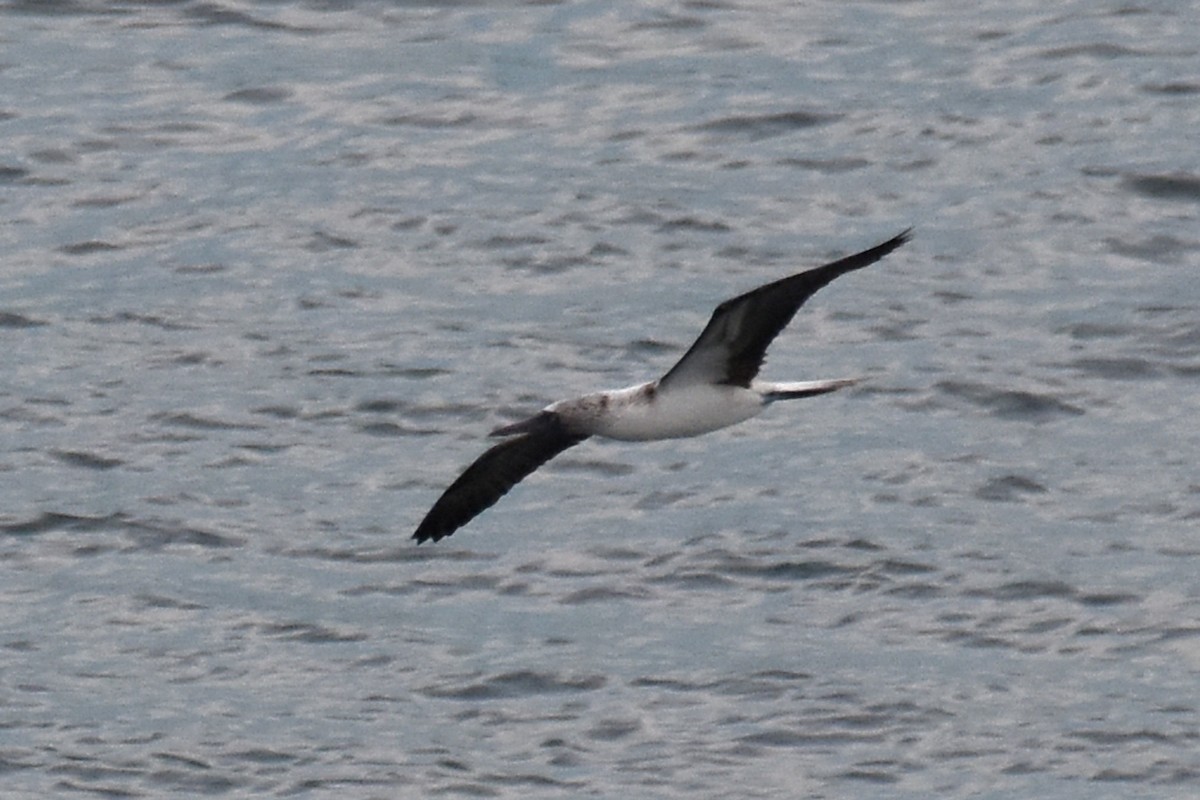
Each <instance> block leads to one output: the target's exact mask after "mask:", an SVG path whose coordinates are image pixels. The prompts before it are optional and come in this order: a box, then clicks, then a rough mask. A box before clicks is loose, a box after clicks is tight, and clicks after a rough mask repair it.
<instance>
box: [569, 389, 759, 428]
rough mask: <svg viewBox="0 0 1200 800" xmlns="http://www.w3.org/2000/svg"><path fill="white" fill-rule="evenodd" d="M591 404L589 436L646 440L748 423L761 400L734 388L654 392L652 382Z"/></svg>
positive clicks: (604, 394) (613, 393)
mask: <svg viewBox="0 0 1200 800" xmlns="http://www.w3.org/2000/svg"><path fill="white" fill-rule="evenodd" d="M602 396H603V397H604V398H605V400H604V401H603V402H600V401H594V402H593V403H592V404H591V405H592V408H593V409H594V411H595V412H596V413H595V416H594V418H593V428H592V433H593V434H595V435H596V436H604V437H607V438H609V439H623V440H626V441H650V440H653V439H678V438H682V437H687V436H698V435H700V434H702V433H708V432H709V431H715V430H719V429H721V428H725V427H728V426H730V425H735V424H737V423H739V422H742V421H744V420H747V419H750V418H751V417H753V416H754V415H755V414H757V413H758V412H759V411H761V410H762V408H763V403H762V397H761V396H760V395H759V394H758V393H757V392H754V391H751V390H750V389H746V388H743V387H739V386H721V385H713V384H701V385H698V386H691V387H685V388H678V389H674V388H673V389H671V390H670V391H659V390H658V388H657V386H656V385H655V384H653V383H651V384H643V385H642V386H637V387H632V388H631V389H623V390H620V391H616V392H606V393H603V395H602Z"/></svg>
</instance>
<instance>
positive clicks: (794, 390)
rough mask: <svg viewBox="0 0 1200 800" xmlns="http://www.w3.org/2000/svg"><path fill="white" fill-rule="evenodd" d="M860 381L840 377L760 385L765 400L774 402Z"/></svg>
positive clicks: (832, 389) (834, 388) (835, 389)
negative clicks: (827, 379)
mask: <svg viewBox="0 0 1200 800" xmlns="http://www.w3.org/2000/svg"><path fill="white" fill-rule="evenodd" d="M856 383H858V380H857V379H855V378H838V379H836V380H830V381H796V382H793V383H764V384H761V385H760V386H758V387H757V388H758V389H759V391H761V392H762V396H763V402H765V403H774V402H775V401H776V400H795V399H797V398H799V397H815V396H816V395H819V394H826V393H828V392H836V391H837V390H838V389H841V388H842V387H844V386H853V385H854V384H856Z"/></svg>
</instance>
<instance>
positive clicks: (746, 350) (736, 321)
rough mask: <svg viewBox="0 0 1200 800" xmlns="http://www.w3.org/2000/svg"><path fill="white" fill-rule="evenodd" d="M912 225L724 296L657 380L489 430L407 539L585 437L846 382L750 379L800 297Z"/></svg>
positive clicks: (635, 432)
mask: <svg viewBox="0 0 1200 800" xmlns="http://www.w3.org/2000/svg"><path fill="white" fill-rule="evenodd" d="M911 231H912V229H911V228H910V229H908V230H905V231H903V232H902V233H900V234H899V235H897V236H895V237H893V238H891V239H888V240H887V241H886V242H884V243H883V244H880V245H876V246H875V247H872V248H871V249H869V250H864V251H862V252H861V253H856V254H855V255H852V256H846V257H845V258H843V259H839V260H838V261H834V262H832V263H830V264H826V265H824V266H822V267H817V268H815V269H810V270H808V271H806V272H801V273H798V274H796V275H792V276H790V277H787V278H782V279H780V280H777V281H775V282H774V283H768V284H766V285H765V286H760V287H758V288H757V289H754V290H752V291H749V292H746V293H745V294H743V295H739V296H737V297H735V298H733V299H732V300H726V301H725V302H724V303H721V304H720V305H719V306H717V309H716V311H714V312H713V315H712V318H711V319H709V321H708V325H706V326H705V327H704V330H703V331H702V332H701V333H700V338H698V339H696V341H695V342H694V343H693V344H692V346H691V347H690V348H688V351H687V352H686V353H684V354H683V358H681V359H679V362H678V363H677V364H675V366H673V367H671V369H669V370H668V371H667V373H666V374H665V375H663V376H662V377H661V378H659V379H658V380H654V381H650V382H648V383H639V384H637V385H636V386H630V387H628V388H625V389H616V390H611V391H605V392H595V393H593V394H585V395H583V396H582V397H576V398H573V399H570V400H559V401H558V402H557V403H551V404H550V405H548V406H546V407H545V408H544V409H542V410H541V411H540V412H539V413H537V414H535V415H534V416H532V417H530V418H529V419H526V420H522V421H521V422H517V423H514V424H512V425H504V426H502V427H499V428H496V429H495V430H494V431H492V433H491V435H492V436H503V437H506V438H505V440H504V441H503V442H501V443H500V444H497V445H496V446H494V447H492V448H491V449H490V450H488V451H487V452H485V453H484V454H483V455H481V456H480V457H479V458H478V459H476V460H475V463H473V464H472V465H471V466H469V467H467V469H466V471H465V472H463V474H462V475H460V476H459V477H458V480H456V481H454V483H452V484H450V487H449V488H448V489H446V491H445V492H443V493H442V496H441V497H439V498H438V501H437V502H436V503H434V504H433V508H431V509H430V510H429V513H428V514H426V515H425V519H423V520H422V521H421V524H420V525H418V526H417V530H416V532H415V533H414V534H413V538H414V539H416V540H417V542H418V543H419V542H425V541H428V540H431V539H432V540H433V541H435V542H436V541H438V540H439V539H443V538H445V537H447V536H449V535H450V534H452V533H454V532H455V531H456V530H458V529H459V528H461V527H462V526H463V525H466V524H467V523H468V522H470V521H471V520H472V519H474V518H475V517H476V516H477V515H478V514H480V513H481V512H482V511H484V510H485V509H487V508H489V507H491V506H492V505H493V504H494V503H495V502H496V501H497V500H499V499H500V498H501V497H503V496H504V495H505V494H506V493H507V492H508V490H509V489H511V488H512V487H513V486H516V485H517V483H519V482H520V481H521V480H523V479H524V478H525V477H526V476H527V475H529V474H530V473H532V472H533V471H534V470H536V469H537V468H538V467H540V466H541V465H542V464H545V463H546V462H547V461H549V460H550V459H552V458H554V456H556V455H558V454H559V453H561V452H563V451H564V450H566V449H567V448H568V447H572V446H574V445H577V444H579V443H580V442H582V441H583V440H584V439H587V438H588V437H590V436H600V437H605V438H608V439H620V440H624V441H635V442H637V441H651V440H654V439H676V438H681V437H687V436H698V435H700V434H702V433H708V432H709V431H715V430H718V429H720V428H725V427H728V426H730V425H735V424H737V423H739V422H743V421H745V420H747V419H750V418H751V417H753V416H755V415H757V414H758V413H759V412H761V411H762V410H763V409H764V408H766V407H767V406H769V405H771V404H772V403H774V402H775V401H777V400H794V399H797V398H800V397H813V396H814V395H819V394H825V393H827V392H832V391H836V390H837V389H841V388H842V387H844V386H849V385H851V384H852V383H854V382H855V381H854V379H846V378H842V379H836V380H820V381H801V382H788V383H769V382H766V381H760V380H758V379H757V375H758V371H759V368H761V367H762V364H763V360H764V358H765V357H766V352H767V347H768V346H769V345H770V344H771V341H772V340H774V339H775V337H776V336H778V335H779V332H780V331H782V330H783V329H784V328H785V327H786V326H787V324H788V323H789V322H791V320H792V317H793V316H795V314H796V311H798V310H799V308H800V306H802V305H804V301H806V300H808V298H810V297H812V295H813V294H814V293H815V292H816V291H817V290H818V289H820V288H821V287H822V286H825V285H826V284H828V283H829V282H830V281H832V280H833V279H834V278H836V277H838V276H839V275H844V274H846V273H847V272H851V271H853V270H856V269H862V268H863V267H865V266H867V265H869V264H873V263H875V262H876V261H878V260H879V259H881V258H883V257H884V256H886V255H887V254H888V253H890V252H892V251H893V250H895V249H896V248H897V247H899V246H900V245H902V244H904V243H905V242H907V241H908V239H909V235H910V233H911Z"/></svg>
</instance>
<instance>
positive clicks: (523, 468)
mask: <svg viewBox="0 0 1200 800" xmlns="http://www.w3.org/2000/svg"><path fill="white" fill-rule="evenodd" d="M536 419H537V424H536V425H535V426H533V428H532V430H530V431H529V432H528V433H524V434H522V435H520V436H517V437H515V438H513V439H508V440H506V441H504V442H501V443H500V444H498V445H496V446H495V447H493V448H491V449H490V450H488V451H487V452H486V453H484V454H483V455H481V456H480V457H479V458H477V459H475V463H474V464H472V465H471V466H469V467H467V469H466V471H465V472H463V474H462V475H460V476H459V477H458V480H456V481H455V482H454V483H452V484H450V488H448V489H446V491H445V492H443V493H442V496H441V497H439V498H438V501H437V502H436V503H434V504H433V508H431V509H430V510H429V513H428V514H426V515H425V519H424V520H422V521H421V524H420V525H418V526H417V530H416V533H414V534H413V538H414V539H416V540H417V542H418V543H420V542H424V541H427V540H430V539H432V540H433V541H435V542H436V541H437V540H439V539H442V538H445V537H447V536H449V535H450V534H452V533H454V532H455V531H456V530H458V529H459V528H461V527H462V526H463V525H466V524H467V523H468V522H470V521H471V520H472V519H474V518H475V517H476V516H477V515H478V514H479V513H480V512H482V511H484V510H485V509H487V508H489V507H491V506H492V505H493V504H494V503H495V502H496V501H497V500H499V499H500V498H501V497H503V496H504V495H505V494H506V493H507V492H508V490H509V489H511V488H512V487H514V486H516V485H517V484H518V483H520V482H521V481H522V480H523V479H524V478H525V477H526V476H527V475H529V474H530V473H531V472H533V471H534V470H535V469H537V468H538V467H540V466H541V465H542V464H545V463H546V462H547V461H549V460H550V459H552V458H554V457H555V456H556V455H558V454H559V453H561V452H562V451H563V450H566V449H567V448H568V447H571V446H572V445H576V444H579V443H580V442H582V441H583V440H584V439H586V438H588V437H587V436H586V435H584V436H581V435H579V434H575V433H571V432H570V431H568V430H567V429H566V427H565V426H564V425H563V424H562V421H561V420H560V419H559V418H558V416H557V415H556V414H553V413H550V412H543V413H542V414H540V415H539V416H538V417H537V418H536Z"/></svg>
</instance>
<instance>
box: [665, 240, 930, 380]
mask: <svg viewBox="0 0 1200 800" xmlns="http://www.w3.org/2000/svg"><path fill="white" fill-rule="evenodd" d="M911 231H912V229H911V228H909V229H908V230H906V231H904V232H902V233H900V234H899V235H897V236H894V237H892V238H891V239H888V240H887V241H886V242H884V243H883V244H880V245H876V246H875V247H872V248H871V249H870V250H864V251H862V252H861V253H855V254H854V255H852V256H846V257H845V258H842V259H839V260H837V261H834V262H832V263H830V264H826V265H825V266H823V267H817V268H815V269H810V270H808V271H807V272H801V273H799V274H797V275H792V276H790V277H787V278H782V279H780V280H777V281H775V282H773V283H768V284H766V285H765V286H760V287H758V288H757V289H754V290H752V291H749V292H746V294H743V295H740V296H738V297H735V298H733V299H732V300H726V301H725V302H724V303H721V305H719V306H717V309H716V311H714V312H713V315H712V318H711V319H709V321H708V325H706V326H705V328H704V330H703V332H701V334H700V338H698V339H697V340H696V341H695V342H694V343H693V344H692V346H691V347H690V348H688V351H687V352H686V353H684V354H683V358H681V359H679V362H678V363H677V364H676V365H675V366H673V367H671V369H670V370H669V371H668V372H667V374H666V375H664V376H663V377H662V378H661V379H660V380H659V384H658V385H659V388H660V389H663V390H666V389H668V388H669V387H670V386H671V385H672V384H674V385H676V386H683V385H687V384H691V383H722V384H728V385H731V386H746V387H749V386H750V381H751V380H753V379H754V376H755V375H757V374H758V370H759V368H760V367H762V363H763V359H764V358H765V357H766V353H767V347H768V346H769V345H770V344H771V341H772V340H773V339H774V338H775V337H776V336H778V335H779V332H780V331H782V330H783V329H784V328H785V327H787V324H788V323H789V322H791V321H792V317H794V316H795V315H796V312H797V311H798V310H799V309H800V306H802V305H804V301H805V300H807V299H808V298H810V297H812V296H813V294H814V293H815V292H816V291H817V290H818V289H820V288H821V287H822V286H825V285H826V284H828V283H829V282H830V281H832V280H833V279H834V278H836V277H838V276H839V275H844V274H846V273H847V272H851V271H853V270H856V269H862V268H863V267H865V266H867V265H868V264H873V263H875V262H876V261H878V260H879V259H881V258H883V257H884V256H886V255H887V254H888V253H890V252H892V251H893V250H895V249H896V248H897V247H899V246H900V245H902V244H904V243H905V242H907V241H908V239H909V234H910V233H911Z"/></svg>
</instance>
